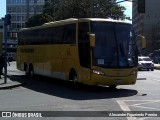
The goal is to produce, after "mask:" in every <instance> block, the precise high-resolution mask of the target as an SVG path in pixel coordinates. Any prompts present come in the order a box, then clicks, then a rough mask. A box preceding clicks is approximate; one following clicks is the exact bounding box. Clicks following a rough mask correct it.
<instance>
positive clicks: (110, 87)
mask: <svg viewBox="0 0 160 120" xmlns="http://www.w3.org/2000/svg"><path fill="white" fill-rule="evenodd" d="M116 87H117V86H116V85H109V89H111V90H114V89H116Z"/></svg>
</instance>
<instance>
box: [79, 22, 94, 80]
mask: <svg viewBox="0 0 160 120" xmlns="http://www.w3.org/2000/svg"><path fill="white" fill-rule="evenodd" d="M88 32H89V23H88V22H80V23H79V26H78V50H79V61H80V66H81V67H82V68H81V69H80V71H79V79H80V80H85V81H86V80H90V78H91V76H90V75H91V59H90V57H91V56H90V42H89V35H88ZM81 82H83V81H81Z"/></svg>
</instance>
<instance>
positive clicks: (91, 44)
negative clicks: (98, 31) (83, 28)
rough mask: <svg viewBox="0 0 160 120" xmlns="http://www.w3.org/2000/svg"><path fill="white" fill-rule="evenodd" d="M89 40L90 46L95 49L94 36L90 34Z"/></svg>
mask: <svg viewBox="0 0 160 120" xmlns="http://www.w3.org/2000/svg"><path fill="white" fill-rule="evenodd" d="M89 40H90V46H91V47H95V43H96V39H95V34H90V35H89Z"/></svg>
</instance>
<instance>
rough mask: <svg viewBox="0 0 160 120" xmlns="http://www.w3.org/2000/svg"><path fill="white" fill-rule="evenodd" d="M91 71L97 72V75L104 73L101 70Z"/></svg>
mask: <svg viewBox="0 0 160 120" xmlns="http://www.w3.org/2000/svg"><path fill="white" fill-rule="evenodd" d="M92 72H93V73H94V74H97V75H104V72H102V71H98V70H93V71H92Z"/></svg>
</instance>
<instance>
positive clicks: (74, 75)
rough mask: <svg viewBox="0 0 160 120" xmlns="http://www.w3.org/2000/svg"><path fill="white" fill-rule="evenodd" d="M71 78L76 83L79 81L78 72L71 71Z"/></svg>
mask: <svg viewBox="0 0 160 120" xmlns="http://www.w3.org/2000/svg"><path fill="white" fill-rule="evenodd" d="M69 79H70V80H71V81H72V82H73V83H74V84H75V83H76V82H77V74H76V72H75V71H72V70H71V72H70V74H69Z"/></svg>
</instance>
